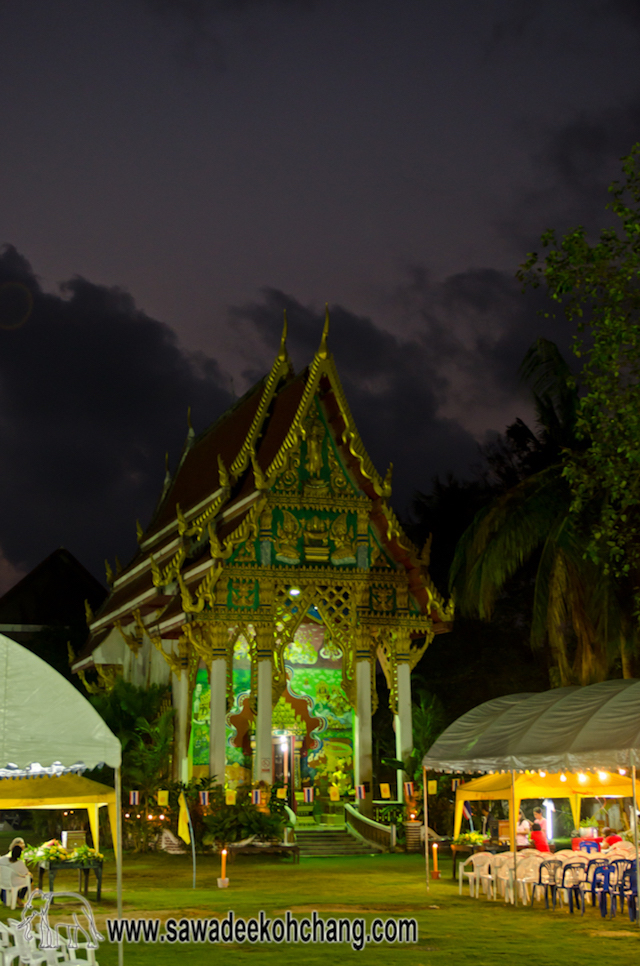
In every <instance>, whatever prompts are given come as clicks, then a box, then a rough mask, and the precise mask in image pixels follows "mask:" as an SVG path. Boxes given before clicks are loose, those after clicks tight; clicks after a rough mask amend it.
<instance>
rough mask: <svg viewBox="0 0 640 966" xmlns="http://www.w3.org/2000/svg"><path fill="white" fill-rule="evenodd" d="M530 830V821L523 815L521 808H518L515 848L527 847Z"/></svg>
mask: <svg viewBox="0 0 640 966" xmlns="http://www.w3.org/2000/svg"><path fill="white" fill-rule="evenodd" d="M530 830H531V822H530V821H529V819H528V818H527V817H526V816H525V814H524V812H523V811H522V809H520V817H519V818H518V824H517V825H516V848H518V849H526V848H527V847H528V845H529V832H530Z"/></svg>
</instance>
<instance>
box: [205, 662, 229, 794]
mask: <svg viewBox="0 0 640 966" xmlns="http://www.w3.org/2000/svg"><path fill="white" fill-rule="evenodd" d="M226 763H227V662H226V660H225V658H223V657H220V658H215V659H214V660H213V661H212V662H211V717H210V719H209V775H210V776H211V777H213V776H214V775H215V777H216V784H218V785H224V773H225V767H226Z"/></svg>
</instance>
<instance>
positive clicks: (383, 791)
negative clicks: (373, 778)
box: [380, 782, 391, 798]
mask: <svg viewBox="0 0 640 966" xmlns="http://www.w3.org/2000/svg"><path fill="white" fill-rule="evenodd" d="M380 798H391V788H390V786H389V785H388V784H387V783H386V782H380Z"/></svg>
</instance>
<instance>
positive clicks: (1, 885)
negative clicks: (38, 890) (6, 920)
mask: <svg viewBox="0 0 640 966" xmlns="http://www.w3.org/2000/svg"><path fill="white" fill-rule="evenodd" d="M24 887H25V883H24V882H22V883H20V884H19V885H12V872H11V866H10V865H4V864H2V865H0V889H2V890H3V892H4V895H5V900H4V904H5V906H10V908H11V909H15V907H16V905H17V903H18V893H19V892H20V890H21V889H24ZM26 887H27V896H29V894H30V892H31V879H27V881H26Z"/></svg>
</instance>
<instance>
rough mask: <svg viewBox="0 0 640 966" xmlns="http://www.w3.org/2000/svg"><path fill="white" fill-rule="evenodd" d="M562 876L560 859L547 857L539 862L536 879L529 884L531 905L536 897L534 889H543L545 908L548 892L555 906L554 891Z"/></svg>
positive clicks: (547, 906)
mask: <svg viewBox="0 0 640 966" xmlns="http://www.w3.org/2000/svg"><path fill="white" fill-rule="evenodd" d="M561 876H562V859H547V860H546V861H545V862H541V863H540V868H539V869H538V881H537V882H534V883H533V884H532V886H531V905H532V906H533V901H534V899H535V897H536V889H544V905H545V909H548V908H549V892H551V898H552V901H553V908H554V909H555V907H556V893H557V891H558V889H559V887H560V882H561Z"/></svg>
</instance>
